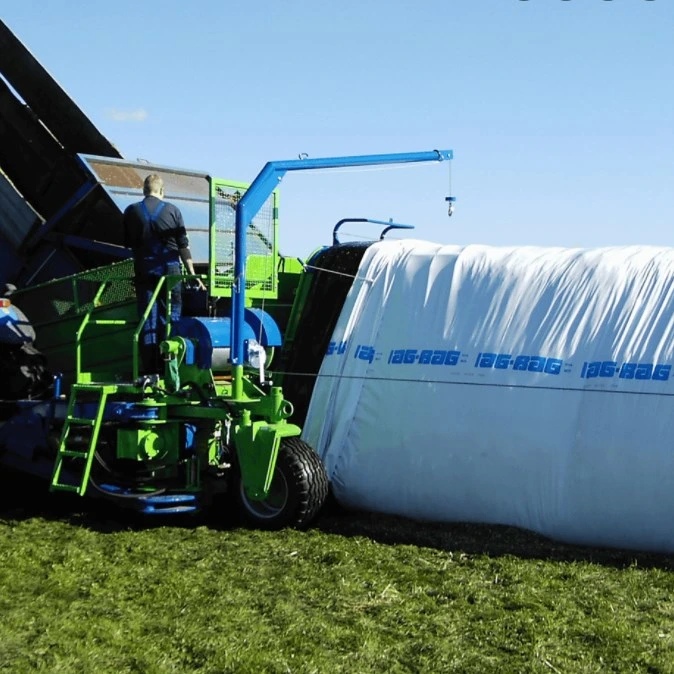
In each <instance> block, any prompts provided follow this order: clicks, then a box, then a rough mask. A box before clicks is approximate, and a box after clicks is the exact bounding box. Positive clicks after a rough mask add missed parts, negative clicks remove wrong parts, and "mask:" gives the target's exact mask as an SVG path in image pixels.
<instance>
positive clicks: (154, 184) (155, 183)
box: [143, 173, 164, 196]
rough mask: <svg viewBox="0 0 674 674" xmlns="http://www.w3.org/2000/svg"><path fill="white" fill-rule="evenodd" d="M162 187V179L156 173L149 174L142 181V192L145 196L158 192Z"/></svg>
mask: <svg viewBox="0 0 674 674" xmlns="http://www.w3.org/2000/svg"><path fill="white" fill-rule="evenodd" d="M163 189H164V181H163V180H162V179H161V178H160V177H159V176H158V175H157V174H156V173H153V174H151V175H149V176H148V177H147V178H145V181H144V182H143V194H144V195H145V196H148V195H149V194H160V193H161V191H162V190H163Z"/></svg>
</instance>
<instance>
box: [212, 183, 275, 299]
mask: <svg viewBox="0 0 674 674" xmlns="http://www.w3.org/2000/svg"><path fill="white" fill-rule="evenodd" d="M247 188H248V185H246V184H244V183H233V182H229V181H225V180H215V179H213V180H212V181H211V231H210V251H211V254H210V264H209V281H210V282H209V291H210V294H211V295H213V296H214V297H231V295H232V283H233V282H234V251H235V224H236V205H237V203H238V202H239V199H240V198H241V197H242V196H243V194H244V192H245V191H246V189H247ZM277 200H278V195H277V193H276V192H274V193H273V194H272V195H271V196H270V197H269V199H267V201H266V202H265V203H264V205H263V206H262V208H261V209H260V210H259V211H258V213H257V214H256V215H255V217H254V218H253V221H252V222H251V224H250V225H249V226H248V231H247V233H246V249H247V256H246V295H247V297H249V298H269V299H273V298H276V297H277V295H278V274H277V265H276V261H277V241H276V237H277V229H278V218H277V213H278V209H277Z"/></svg>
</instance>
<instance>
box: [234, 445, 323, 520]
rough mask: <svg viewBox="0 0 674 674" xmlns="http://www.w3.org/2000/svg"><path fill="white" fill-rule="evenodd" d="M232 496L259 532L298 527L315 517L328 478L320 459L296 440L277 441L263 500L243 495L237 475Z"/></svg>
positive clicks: (306, 446)
mask: <svg viewBox="0 0 674 674" xmlns="http://www.w3.org/2000/svg"><path fill="white" fill-rule="evenodd" d="M237 481H238V484H236V485H235V489H234V496H235V499H236V501H237V505H238V509H239V511H240V513H241V515H242V516H243V518H244V519H245V520H246V522H247V523H248V524H250V525H253V526H255V527H258V528H260V529H281V528H283V527H297V528H302V527H306V526H308V525H309V523H310V522H311V521H312V520H313V519H314V517H316V515H317V514H318V511H319V510H320V509H321V507H322V506H323V504H324V503H325V499H326V498H327V495H328V476H327V474H326V472H325V468H324V467H323V464H322V463H321V460H320V458H319V457H318V455H317V454H316V452H314V450H313V449H312V448H311V447H310V446H309V445H307V443H306V442H304V441H302V440H300V439H299V438H296V437H293V438H284V439H283V440H281V447H280V448H279V453H278V459H277V461H276V470H275V471H274V477H273V479H272V483H271V488H270V490H269V495H268V496H267V498H266V499H265V500H264V501H253V500H251V499H249V498H248V497H247V496H246V492H245V491H244V488H243V481H242V480H241V475H240V474H239V476H238V479H237Z"/></svg>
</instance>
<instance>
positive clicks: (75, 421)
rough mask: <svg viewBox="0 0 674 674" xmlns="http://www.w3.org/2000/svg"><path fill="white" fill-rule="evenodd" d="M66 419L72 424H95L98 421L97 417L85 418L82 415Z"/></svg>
mask: <svg viewBox="0 0 674 674" xmlns="http://www.w3.org/2000/svg"><path fill="white" fill-rule="evenodd" d="M66 420H67V422H68V423H69V424H70V425H71V426H74V425H77V426H93V425H94V424H95V423H96V419H83V418H82V417H66Z"/></svg>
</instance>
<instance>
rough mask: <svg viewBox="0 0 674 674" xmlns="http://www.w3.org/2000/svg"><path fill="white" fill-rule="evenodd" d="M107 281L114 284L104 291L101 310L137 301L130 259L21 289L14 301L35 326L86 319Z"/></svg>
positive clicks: (15, 295)
mask: <svg viewBox="0 0 674 674" xmlns="http://www.w3.org/2000/svg"><path fill="white" fill-rule="evenodd" d="M108 279H114V281H113V282H111V283H109V284H108V286H107V287H106V289H105V291H104V292H103V295H102V296H101V298H100V300H99V304H98V306H99V307H106V306H110V305H114V304H119V303H122V302H127V301H129V300H135V297H136V291H135V286H134V284H133V260H131V259H129V260H124V261H123V262H117V263H115V264H111V265H107V266H105V267H98V268H97V269H91V270H88V271H83V272H80V273H79V274H74V275H73V276H66V277H64V278H60V279H56V280H54V281H48V282H47V283H42V284H40V285H37V286H33V287H29V288H25V289H22V290H18V291H16V292H15V293H14V295H13V297H12V300H14V301H16V304H17V305H18V306H20V308H21V309H22V310H23V311H24V312H25V313H26V314H27V315H28V316H29V318H30V320H31V323H33V325H35V326H38V325H43V324H45V323H50V322H52V321H59V320H61V319H63V318H66V317H69V316H80V315H82V316H83V315H84V314H85V313H86V312H87V311H88V310H89V309H90V308H91V306H92V305H91V303H92V300H93V298H94V295H95V294H96V292H97V291H98V289H99V288H100V285H101V281H105V280H108Z"/></svg>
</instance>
